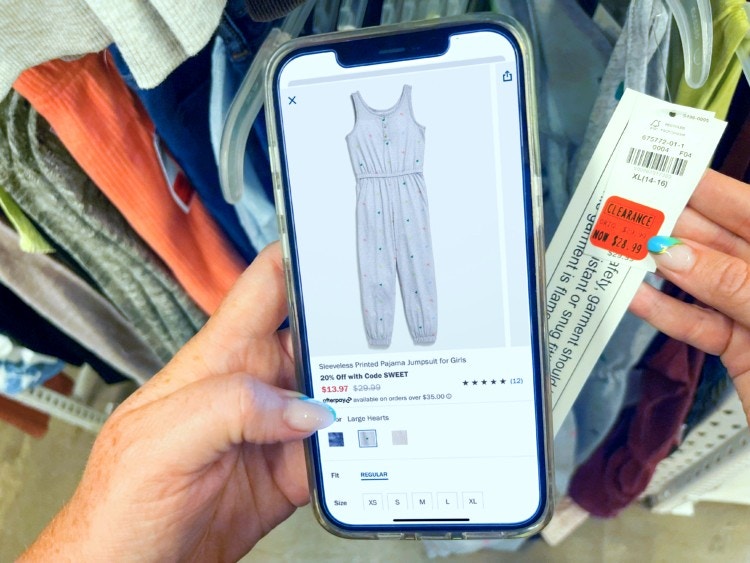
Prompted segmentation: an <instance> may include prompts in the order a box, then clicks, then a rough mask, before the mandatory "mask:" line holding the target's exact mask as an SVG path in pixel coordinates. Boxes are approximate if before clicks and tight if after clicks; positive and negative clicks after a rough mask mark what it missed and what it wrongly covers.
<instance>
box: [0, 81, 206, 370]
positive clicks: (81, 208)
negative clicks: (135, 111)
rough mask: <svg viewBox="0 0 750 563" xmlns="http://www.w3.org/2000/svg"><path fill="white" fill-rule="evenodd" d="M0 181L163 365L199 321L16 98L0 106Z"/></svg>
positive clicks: (183, 296) (55, 140)
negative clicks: (71, 259) (134, 327)
mask: <svg viewBox="0 0 750 563" xmlns="http://www.w3.org/2000/svg"><path fill="white" fill-rule="evenodd" d="M0 115H1V116H2V119H1V120H0V132H1V134H0V182H2V183H3V184H5V185H6V186H7V189H8V191H9V192H10V193H11V194H12V195H13V196H14V198H15V199H16V201H17V202H18V204H19V205H20V206H21V207H22V208H23V209H24V211H25V212H26V213H28V214H29V215H30V216H31V217H32V218H33V219H34V220H35V221H36V223H37V224H38V225H39V226H40V228H42V229H44V231H45V232H46V234H47V236H48V237H49V238H50V239H51V240H55V241H56V242H57V243H58V244H60V246H62V247H63V248H64V249H65V250H66V251H67V252H68V253H69V254H70V255H71V256H72V257H73V259H74V260H76V262H77V263H78V264H79V265H80V266H81V267H82V268H83V269H84V270H85V271H86V272H87V273H88V275H89V276H90V277H91V278H92V279H93V280H94V281H95V283H96V284H97V285H98V287H99V288H100V289H101V290H102V291H103V292H104V294H105V295H106V296H107V297H108V298H109V299H110V300H111V301H112V303H114V304H115V306H116V307H117V308H118V309H119V310H120V311H122V313H123V314H124V315H125V317H126V318H127V319H128V320H129V321H130V322H131V323H132V324H133V325H134V326H137V327H139V330H140V331H141V334H142V335H143V338H144V339H145V340H146V342H148V344H149V347H150V348H151V349H152V350H153V351H154V353H155V354H156V355H157V357H159V358H160V359H161V360H162V361H164V362H166V361H168V360H169V359H170V358H171V357H172V356H173V355H174V354H175V353H176V352H177V351H178V350H179V349H180V347H182V345H183V344H184V343H185V342H187V340H188V339H189V338H190V337H191V336H193V334H195V332H197V330H198V329H199V328H200V327H201V326H202V325H203V323H204V322H205V315H204V314H203V313H202V312H201V311H200V310H199V309H198V307H197V306H196V305H195V304H194V303H193V302H192V301H191V300H190V298H189V297H188V296H187V295H186V294H185V292H184V290H182V288H181V287H180V286H179V284H177V283H176V282H175V280H174V278H173V276H172V275H171V273H170V272H169V271H168V270H167V269H166V268H165V267H164V265H163V264H162V263H161V261H160V260H158V258H157V257H156V256H154V254H153V252H152V251H151V250H150V249H148V248H147V247H146V246H145V244H144V243H143V241H142V240H141V239H140V238H138V236H137V235H136V234H135V233H133V231H132V229H131V228H130V226H129V225H128V224H127V223H126V222H125V220H124V219H123V218H122V216H121V215H120V214H119V213H118V212H117V210H116V209H115V208H114V207H113V206H112V205H111V204H110V203H109V201H107V199H106V198H105V197H104V195H103V194H102V193H101V192H100V191H99V190H98V189H97V188H96V186H94V185H93V184H92V183H91V181H90V180H89V178H88V177H87V176H86V175H85V173H84V172H83V171H82V170H81V169H80V168H79V167H78V165H77V164H76V163H75V161H74V160H73V159H72V158H71V156H70V155H69V154H68V152H67V151H66V150H65V148H64V147H63V146H62V144H61V143H60V141H59V139H58V138H57V137H56V136H55V135H54V134H53V133H52V132H51V130H50V128H49V126H48V125H47V124H46V123H45V122H44V121H43V120H42V119H38V114H37V113H36V112H35V111H34V110H33V109H32V108H31V106H30V105H29V104H28V102H27V101H26V100H24V99H23V98H21V97H20V96H19V95H18V94H17V93H15V92H13V93H11V94H10V95H9V96H8V98H7V99H6V100H4V101H3V102H2V103H0Z"/></svg>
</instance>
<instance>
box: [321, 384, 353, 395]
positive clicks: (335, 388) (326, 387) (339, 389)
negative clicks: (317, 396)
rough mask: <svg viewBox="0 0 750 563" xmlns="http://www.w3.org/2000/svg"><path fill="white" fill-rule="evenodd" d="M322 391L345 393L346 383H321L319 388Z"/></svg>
mask: <svg viewBox="0 0 750 563" xmlns="http://www.w3.org/2000/svg"><path fill="white" fill-rule="evenodd" d="M320 390H321V392H323V393H346V392H347V391H348V390H349V386H348V385H323V387H321V388H320Z"/></svg>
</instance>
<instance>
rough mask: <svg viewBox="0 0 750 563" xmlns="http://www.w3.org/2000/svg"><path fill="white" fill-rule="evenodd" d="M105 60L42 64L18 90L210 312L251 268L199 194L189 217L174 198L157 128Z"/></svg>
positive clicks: (23, 76) (94, 57)
mask: <svg viewBox="0 0 750 563" xmlns="http://www.w3.org/2000/svg"><path fill="white" fill-rule="evenodd" d="M105 57H106V52H105V53H103V54H101V53H100V54H91V55H87V56H85V57H82V58H80V59H77V60H74V61H71V62H65V61H61V60H55V61H50V62H47V63H44V64H41V65H39V66H36V67H34V68H30V69H28V70H26V71H24V72H23V73H22V74H21V76H20V77H19V78H18V79H17V80H16V82H15V84H14V88H15V89H16V90H17V91H18V92H19V93H20V94H21V95H22V96H23V97H24V98H26V99H27V100H28V101H29V102H30V103H31V105H32V106H34V108H35V109H36V110H37V111H38V112H39V113H40V114H42V115H43V116H44V117H45V118H46V119H47V121H49V123H50V125H51V126H52V128H53V129H54V130H55V133H57V135H58V136H59V137H60V140H61V141H62V142H63V144H64V145H65V146H66V147H67V149H68V150H69V151H70V153H71V154H72V155H73V157H74V158H75V159H76V160H77V161H78V163H79V164H80V165H81V167H82V168H83V169H84V170H85V171H86V173H87V174H88V175H89V176H90V177H91V179H92V180H93V181H94V183H95V184H96V185H97V186H99V189H101V190H102V192H103V193H104V194H105V195H106V196H107V197H108V198H109V200H110V201H111V202H112V203H113V204H114V205H115V207H117V209H119V210H120V212H121V213H122V214H123V215H124V216H125V218H126V219H127V220H128V222H129V223H130V225H131V226H132V227H133V229H134V230H135V231H136V232H137V233H138V234H139V235H140V236H141V238H143V239H144V240H145V241H146V242H147V243H148V244H149V246H151V247H152V248H153V249H154V251H155V252H156V253H157V254H158V255H159V256H160V257H161V258H162V260H164V262H165V263H166V264H167V266H168V267H169V268H171V270H172V272H173V273H174V275H175V277H176V278H177V280H178V281H179V282H180V284H182V286H183V287H184V288H185V290H186V291H187V292H188V293H189V294H190V296H191V297H192V298H193V299H195V301H196V303H198V305H199V306H200V307H201V308H202V309H203V310H205V311H206V312H207V313H209V314H210V313H212V312H213V311H214V310H215V309H216V307H217V306H218V304H219V303H220V302H221V300H222V298H223V297H224V295H225V294H226V293H227V291H228V290H229V288H230V287H231V286H232V284H233V283H234V281H235V280H236V279H237V278H238V277H239V275H240V274H241V273H242V271H243V269H244V267H245V264H244V262H243V260H242V259H241V258H240V257H239V256H238V255H237V254H236V252H235V251H234V249H233V248H232V247H231V246H230V243H229V242H228V241H227V240H226V239H225V238H224V235H223V234H222V233H221V231H220V230H219V229H218V228H217V226H216V223H215V222H214V219H213V218H212V217H211V216H210V215H209V214H208V212H207V211H206V209H205V208H204V207H203V205H202V204H201V202H200V201H199V200H198V199H197V197H196V198H193V201H192V204H191V206H190V209H189V211H188V212H187V213H185V211H183V210H182V209H180V207H179V206H178V205H177V204H176V203H175V201H174V200H173V199H172V196H171V195H170V193H169V190H168V187H167V184H166V180H165V178H164V175H163V173H162V169H161V165H160V161H159V158H158V156H157V154H156V149H155V148H154V125H153V123H152V122H151V119H150V118H149V116H148V114H147V113H146V111H145V110H144V109H143V107H142V106H141V104H140V102H139V101H138V100H137V98H136V97H135V96H133V95H132V94H131V92H130V91H129V90H128V88H127V86H126V85H125V82H124V81H123V79H122V77H121V76H120V75H119V74H118V72H117V69H116V68H115V66H114V64H111V63H110V62H108V61H107V60H106V58H105Z"/></svg>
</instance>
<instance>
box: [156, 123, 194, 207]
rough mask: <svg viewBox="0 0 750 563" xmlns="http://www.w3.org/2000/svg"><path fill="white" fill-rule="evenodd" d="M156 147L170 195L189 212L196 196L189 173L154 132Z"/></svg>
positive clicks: (179, 205)
mask: <svg viewBox="0 0 750 563" xmlns="http://www.w3.org/2000/svg"><path fill="white" fill-rule="evenodd" d="M154 149H156V156H157V157H158V158H159V165H160V166H161V172H162V174H164V181H165V182H166V183H167V188H168V189H169V195H171V196H172V199H173V200H174V202H175V203H176V204H177V206H178V207H179V208H180V209H182V211H183V213H189V212H190V205H191V204H192V202H193V197H195V189H194V188H193V186H192V185H190V181H189V180H188V177H187V175H186V174H185V172H183V170H182V168H181V167H180V165H179V164H178V163H177V161H176V160H175V159H174V157H173V156H172V154H171V153H170V152H169V149H168V148H167V146H166V145H165V144H164V142H163V141H162V140H161V137H160V136H159V135H158V134H156V133H154Z"/></svg>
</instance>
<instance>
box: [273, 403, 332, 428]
mask: <svg viewBox="0 0 750 563" xmlns="http://www.w3.org/2000/svg"><path fill="white" fill-rule="evenodd" d="M284 420H286V422H287V424H288V425H289V426H291V427H292V428H294V429H295V430H300V431H301V432H314V431H315V430H320V429H321V428H325V427H326V426H330V425H331V424H333V421H334V420H336V411H334V410H333V409H332V408H331V407H330V406H328V405H327V404H326V403H321V402H320V401H316V400H315V399H311V398H310V397H306V396H304V395H302V396H301V397H298V398H296V399H291V400H290V401H289V403H288V404H287V407H286V411H284Z"/></svg>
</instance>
